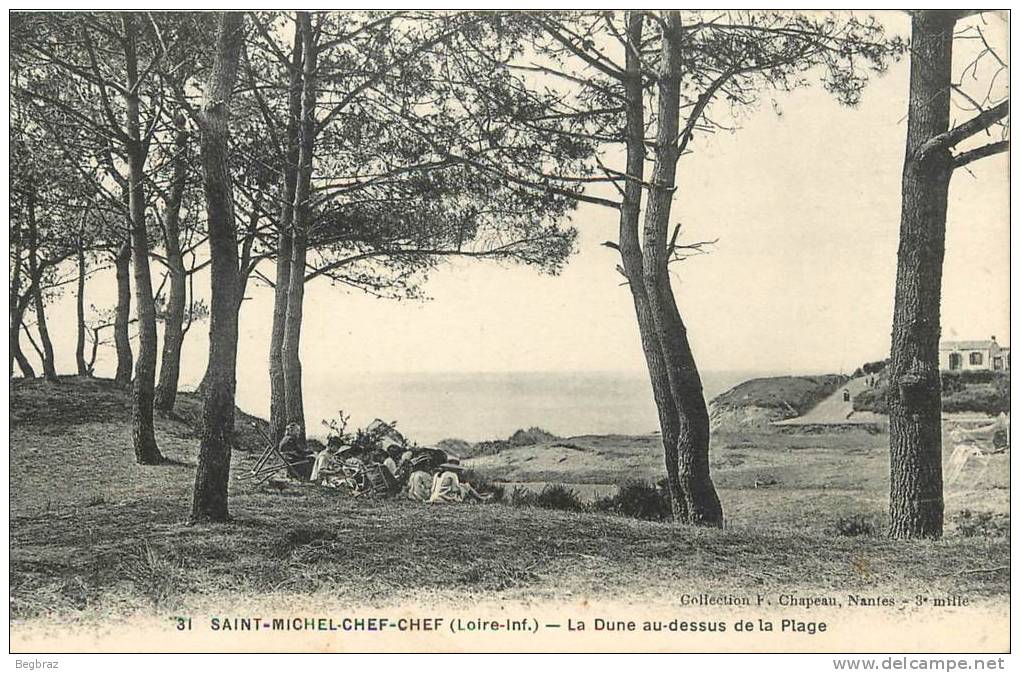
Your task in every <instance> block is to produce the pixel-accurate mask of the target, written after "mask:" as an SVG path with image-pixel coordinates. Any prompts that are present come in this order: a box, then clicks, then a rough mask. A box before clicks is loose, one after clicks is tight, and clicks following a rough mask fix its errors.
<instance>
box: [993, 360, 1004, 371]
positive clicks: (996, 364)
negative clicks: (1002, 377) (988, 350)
mask: <svg viewBox="0 0 1020 673" xmlns="http://www.w3.org/2000/svg"><path fill="white" fill-rule="evenodd" d="M992 369H1002V358H992Z"/></svg>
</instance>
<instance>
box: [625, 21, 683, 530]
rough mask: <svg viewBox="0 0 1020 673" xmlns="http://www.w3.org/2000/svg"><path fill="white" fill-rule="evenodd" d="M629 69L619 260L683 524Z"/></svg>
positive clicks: (638, 94)
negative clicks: (644, 229)
mask: <svg viewBox="0 0 1020 673" xmlns="http://www.w3.org/2000/svg"><path fill="white" fill-rule="evenodd" d="M643 29H644V15H643V14H642V13H641V12H637V11H634V12H632V13H631V15H630V17H629V18H628V22H627V39H628V41H629V42H630V44H641V35H642V32H643ZM626 70H627V79H626V81H625V82H624V94H625V97H626V118H627V122H626V144H627V171H626V172H627V177H626V184H625V186H624V193H623V203H622V207H621V208H620V258H621V260H622V262H623V274H624V276H625V277H626V278H627V281H628V283H627V284H628V287H629V288H630V292H631V297H632V299H633V301H634V312H635V315H636V317H637V323H638V332H639V334H640V337H641V349H642V351H643V352H644V355H645V363H646V365H647V367H648V375H649V377H650V380H651V384H652V396H653V398H654V399H655V408H656V410H657V412H658V416H659V428H660V430H661V431H662V447H663V454H664V458H665V465H666V480H667V482H668V483H669V492H670V502H671V506H672V511H673V520H674V521H679V522H683V521H686V520H687V500H686V498H684V497H682V490H681V488H680V479H679V474H678V471H677V460H676V446H677V444H676V442H677V437H678V434H677V433H678V429H679V419H678V417H677V413H676V403H675V401H674V400H673V393H672V392H671V391H670V389H669V378H668V375H667V373H666V363H665V360H664V359H663V355H662V347H661V345H660V344H659V340H658V337H657V336H656V334H655V327H654V321H653V319H652V314H651V307H650V306H649V303H648V293H647V292H646V291H645V286H644V284H643V282H642V279H641V277H642V270H641V267H642V262H641V243H640V239H639V237H638V222H639V220H640V217H641V192H642V186H641V183H642V181H643V180H644V170H645V139H644V132H645V121H644V101H643V88H642V85H641V62H640V60H639V59H638V57H637V54H636V53H635V52H634V51H633V50H631V49H628V50H627V55H626Z"/></svg>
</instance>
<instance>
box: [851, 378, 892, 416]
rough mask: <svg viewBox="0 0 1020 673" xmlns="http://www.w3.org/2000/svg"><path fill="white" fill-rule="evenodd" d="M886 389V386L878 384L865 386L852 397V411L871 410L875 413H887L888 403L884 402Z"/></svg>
mask: <svg viewBox="0 0 1020 673" xmlns="http://www.w3.org/2000/svg"><path fill="white" fill-rule="evenodd" d="M887 390H888V387H887V386H885V385H879V386H878V387H877V388H867V389H865V390H862V391H861V392H859V393H857V395H856V396H855V397H854V411H873V412H875V413H877V414H888V413H889V405H888V403H887V402H886V391H887Z"/></svg>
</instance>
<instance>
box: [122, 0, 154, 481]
mask: <svg viewBox="0 0 1020 673" xmlns="http://www.w3.org/2000/svg"><path fill="white" fill-rule="evenodd" d="M121 20H122V22H123V25H124V57H125V58H124V60H125V65H126V67H127V81H126V87H125V88H126V89H127V94H126V95H125V109H126V117H127V140H126V141H125V150H126V153H127V163H128V189H129V192H128V205H129V208H130V213H131V257H132V261H133V266H134V281H135V302H136V304H137V307H138V308H137V313H138V360H137V361H136V362H135V378H134V383H133V386H132V390H131V397H132V400H131V401H132V405H131V406H132V416H133V424H132V430H133V439H134V448H135V460H136V461H137V462H138V463H139V464H140V465H156V464H159V463H162V462H163V455H162V454H161V453H160V452H159V448H158V447H157V446H156V433H155V428H154V426H153V418H152V414H153V394H154V389H155V387H156V348H157V343H156V306H155V303H154V302H153V298H152V278H151V277H150V275H149V240H148V232H147V230H146V223H145V174H144V172H145V155H146V148H145V140H144V139H143V137H142V131H141V120H140V112H139V104H140V102H139V93H138V86H139V81H138V53H137V44H136V39H137V34H136V29H135V23H134V16H132V14H131V13H129V12H125V13H123V14H121Z"/></svg>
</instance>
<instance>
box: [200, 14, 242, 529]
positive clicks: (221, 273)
mask: <svg viewBox="0 0 1020 673" xmlns="http://www.w3.org/2000/svg"><path fill="white" fill-rule="evenodd" d="M243 29H244V15H243V14H241V13H239V12H224V13H223V14H221V16H220V24H219V30H218V32H217V38H216V57H215V60H214V62H213V69H212V73H211V74H210V76H209V86H208V87H207V90H206V98H205V101H204V102H203V106H202V174H203V182H204V186H205V198H206V214H207V218H208V227H209V248H210V251H211V254H212V281H211V284H212V299H211V302H210V319H209V366H208V370H207V375H208V378H209V383H208V387H207V389H206V395H205V402H204V407H203V412H202V443H201V448H200V449H199V457H198V470H197V472H196V474H195V493H194V498H193V500H192V506H191V520H192V521H226V520H228V519H229V510H228V507H227V485H228V482H229V477H230V448H231V443H232V441H233V432H234V427H233V425H234V413H233V410H234V393H235V390H236V385H237V378H236V377H237V322H238V308H239V305H238V299H237V290H238V283H237V277H238V258H237V242H236V238H235V224H234V200H233V193H232V183H231V179H230V155H229V147H228V141H229V137H230V127H229V122H230V101H231V98H232V95H233V90H234V83H235V81H236V79H237V65H238V61H239V59H240V55H241V48H242V45H243V39H244V35H243Z"/></svg>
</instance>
